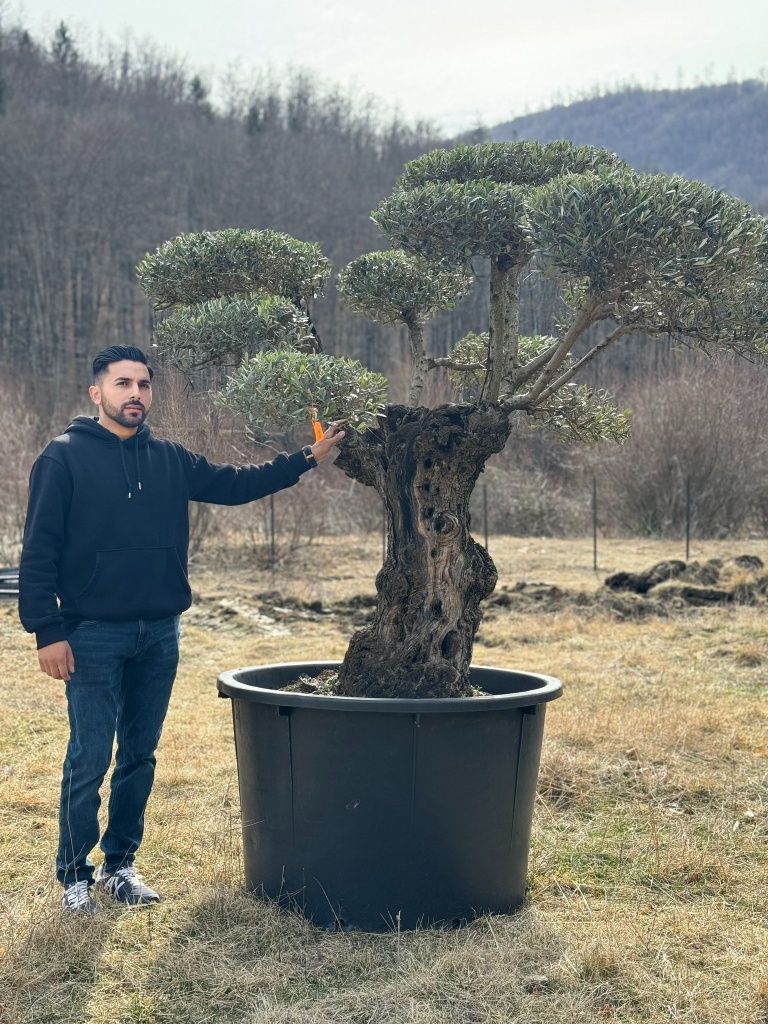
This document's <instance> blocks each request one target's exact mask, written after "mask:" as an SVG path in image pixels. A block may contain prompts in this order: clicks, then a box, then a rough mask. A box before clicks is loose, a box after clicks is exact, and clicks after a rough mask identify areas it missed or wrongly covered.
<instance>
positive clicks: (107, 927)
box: [0, 900, 117, 1024]
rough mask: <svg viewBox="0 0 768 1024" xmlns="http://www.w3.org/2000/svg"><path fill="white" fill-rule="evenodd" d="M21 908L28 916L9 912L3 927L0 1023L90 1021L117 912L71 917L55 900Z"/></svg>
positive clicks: (24, 1023)
mask: <svg viewBox="0 0 768 1024" xmlns="http://www.w3.org/2000/svg"><path fill="white" fill-rule="evenodd" d="M20 909H21V911H22V912H23V918H22V916H21V913H4V917H5V920H4V921H3V923H2V924H3V932H4V933H5V934H4V942H3V946H4V948H3V950H2V953H3V955H2V959H0V1020H2V1021H3V1022H4V1024H46V1022H51V1024H53V1022H55V1024H70V1022H71V1024H75V1022H78V1024H80V1022H83V1021H85V1020H87V1019H89V1017H90V1013H89V1006H90V1005H91V1003H92V1001H93V999H94V996H95V993H96V990H97V989H98V987H99V985H100V984H101V980H102V974H103V967H102V959H103V956H104V953H105V950H108V949H109V946H110V943H111V937H112V934H113V931H114V929H115V926H116V925H117V914H116V913H114V912H109V911H105V912H103V913H101V914H99V915H97V916H89V915H85V914H82V915H80V914H77V915H71V916H69V917H67V916H64V915H63V914H62V911H61V908H60V907H59V906H58V903H56V904H55V905H53V906H52V905H51V901H50V900H46V905H45V906H37V907H33V908H32V909H31V912H30V908H29V907H26V908H24V907H22V908H20ZM5 910H6V908H4V911H5ZM22 921H23V923H20V922H22Z"/></svg>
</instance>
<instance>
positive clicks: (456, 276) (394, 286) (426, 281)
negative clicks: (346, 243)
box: [338, 249, 472, 324]
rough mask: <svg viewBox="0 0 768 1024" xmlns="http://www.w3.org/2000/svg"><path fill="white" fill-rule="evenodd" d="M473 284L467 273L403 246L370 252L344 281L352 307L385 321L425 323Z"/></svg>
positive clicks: (341, 283) (351, 266)
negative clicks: (446, 266)
mask: <svg viewBox="0 0 768 1024" xmlns="http://www.w3.org/2000/svg"><path fill="white" fill-rule="evenodd" d="M471 284H472V278H471V276H469V275H468V274H466V273H464V272H463V271H461V270H441V269H440V268H439V267H436V266H434V265H433V264H430V263H428V262H427V260H425V259H423V258H422V257H420V256H414V255H411V254H409V253H406V252H403V251H402V250H401V249H392V250H389V251H387V252H369V253H366V254H365V255H364V256H360V257H358V258H357V259H356V260H353V261H352V262H351V263H350V264H349V265H348V266H347V267H346V268H345V269H344V270H343V271H342V272H341V273H340V274H339V279H338V286H339V292H340V293H341V295H342V296H343V297H344V299H345V300H346V303H347V305H348V306H350V307H351V308H352V309H353V310H355V312H357V313H362V314H363V315H365V316H368V317H370V318H371V319H372V320H377V321H378V322H379V323H383V324H394V323H413V322H418V323H422V322H424V321H425V320H427V319H429V317H431V316H433V315H434V314H435V313H437V312H438V310H441V309H450V308H451V307H452V306H453V304H454V302H455V301H456V300H457V299H458V298H460V297H461V296H462V295H463V294H464V293H465V292H466V291H467V290H468V289H469V287H470V285H471Z"/></svg>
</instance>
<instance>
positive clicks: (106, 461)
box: [19, 346, 344, 913]
mask: <svg viewBox="0 0 768 1024" xmlns="http://www.w3.org/2000/svg"><path fill="white" fill-rule="evenodd" d="M152 377H153V371H152V369H151V368H150V367H149V366H148V364H147V359H146V356H145V355H144V353H143V352H142V351H141V350H140V349H138V348H133V347H126V346H113V347H112V348H108V349H106V350H105V351H104V352H101V353H100V354H99V355H98V356H96V358H95V359H94V361H93V384H92V386H91V387H90V388H89V394H90V397H91V401H92V402H93V403H94V404H95V405H96V406H97V407H98V410H99V415H98V417H93V418H91V417H89V416H77V417H76V418H75V419H74V420H73V421H72V423H70V425H69V426H68V427H67V429H66V430H65V432H64V433H63V434H62V435H61V436H60V437H57V438H54V440H53V441H51V443H50V444H49V445H48V446H47V448H45V450H44V451H43V452H42V453H41V455H40V456H39V457H38V459H37V461H36V462H35V464H34V466H33V467H32V472H31V475H30V488H29V506H28V510H27V520H26V526H25V529H24V545H23V550H22V555H21V567H20V572H19V616H20V618H21V622H22V624H23V626H24V628H25V629H26V630H27V631H28V632H30V633H32V632H33V633H35V634H36V638H37V648H38V659H39V662H40V668H41V670H42V671H43V672H45V673H46V674H47V675H49V676H51V678H53V679H60V680H63V681H64V683H65V684H66V694H67V706H68V713H69V723H70V738H69V745H68V747H67V753H66V757H65V760H64V768H63V778H62V785H61V803H60V809H59V847H58V852H57V856H56V875H57V878H58V880H59V881H60V882H61V883H62V885H63V886H64V896H63V901H62V902H63V906H64V908H65V910H67V911H76V912H85V913H95V912H96V911H97V910H98V906H99V905H98V903H97V901H96V900H95V899H94V898H93V896H92V894H91V886H92V885H93V884H95V885H96V886H97V887H99V888H101V889H103V890H104V891H106V892H107V893H108V894H110V895H111V896H113V897H114V898H115V899H117V900H119V901H120V902H122V903H125V904H129V905H134V904H139V903H153V902H156V901H157V900H158V899H159V896H158V894H157V893H156V892H155V891H154V890H153V889H151V888H150V887H149V886H148V885H146V884H145V883H144V881H143V879H142V877H141V875H140V874H139V873H138V872H137V871H136V869H135V867H134V858H135V854H136V851H137V849H138V848H139V844H140V843H141V839H142V835H143V831H144V810H145V807H146V804H147V801H148V799H149V794H150V790H151V788H152V782H153V778H154V771H155V749H156V747H157V744H158V741H159V739H160V733H161V730H162V726H163V721H164V719H165V714H166V711H167V709H168V701H169V699H170V695H171V687H172V685H173V681H174V678H175V676H176V668H177V664H178V656H179V617H180V615H181V613H182V612H183V611H185V610H186V609H187V608H189V606H190V604H191V600H192V597H191V592H190V589H189V582H188V579H187V548H188V542H189V520H188V512H187V502H188V501H190V500H192V501H206V502H211V503H214V504H219V505H240V504H244V503H245V502H249V501H253V500H255V499H256V498H262V497H264V496H265V495H267V494H273V493H274V492H275V491H279V490H282V489H283V488H284V487H291V486H292V485H293V484H295V483H296V482H297V481H298V479H299V477H300V476H301V474H302V473H304V472H306V471H307V470H308V469H310V468H312V467H314V466H316V465H317V463H318V462H321V461H322V460H323V459H325V458H327V457H328V456H329V455H330V454H331V452H332V449H333V447H334V445H336V444H338V443H339V441H340V440H341V439H342V438H343V437H344V431H343V430H341V429H340V428H339V427H338V426H337V425H335V424H334V425H332V426H329V428H328V429H327V430H326V431H325V434H324V436H323V438H322V439H321V440H319V441H316V442H315V444H313V445H311V446H309V445H308V446H306V447H305V448H303V449H302V450H301V451H298V452H294V453H293V454H292V455H286V454H285V453H282V454H280V455H278V456H277V458H276V459H274V460H273V461H272V462H267V463H264V464H263V465H261V466H228V465H214V464H211V463H209V462H207V461H206V459H205V458H203V456H202V455H195V454H193V453H192V452H189V451H187V449H186V448H183V447H182V446H181V445H180V444H177V443H175V442H173V441H165V440H160V439H158V438H155V437H152V436H151V434H150V431H149V428H148V427H147V426H146V425H145V424H144V420H145V419H146V417H147V414H148V412H149V409H150V406H151V404H152ZM57 598H58V600H57ZM115 736H117V754H116V759H115V768H114V771H113V773H112V777H111V780H110V797H109V814H108V824H107V828H106V830H105V832H104V834H103V835H102V836H101V841H100V846H101V850H102V852H103V854H104V861H103V864H102V865H101V866H100V868H99V871H98V873H97V874H96V876H95V877H94V864H93V862H92V861H91V860H90V856H89V855H90V852H91V850H92V849H93V847H94V846H95V845H96V843H97V842H98V841H99V827H98V820H97V812H98V808H99V804H100V797H99V787H100V785H101V783H102V781H103V779H104V775H105V773H106V771H107V768H108V767H109V763H110V760H111V757H112V746H113V742H114V739H115Z"/></svg>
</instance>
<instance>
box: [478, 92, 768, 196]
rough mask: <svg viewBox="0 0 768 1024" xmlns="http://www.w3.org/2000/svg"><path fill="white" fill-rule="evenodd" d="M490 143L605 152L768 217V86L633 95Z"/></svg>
mask: <svg viewBox="0 0 768 1024" xmlns="http://www.w3.org/2000/svg"><path fill="white" fill-rule="evenodd" d="M490 135H491V138H493V139H495V140H498V141H503V140H506V139H537V140H538V141H539V142H550V141H551V140H552V139H572V140H573V141H574V142H578V143H580V144H585V143H586V144H589V145H593V146H606V147H607V148H608V149H612V150H614V152H616V153H618V154H619V156H620V157H622V158H623V159H624V160H626V161H628V163H630V164H632V166H633V167H636V168H637V169H638V170H641V171H666V172H667V173H670V174H672V173H675V174H682V175H684V176H685V177H686V178H696V179H698V180H699V181H706V182H707V183H708V184H710V185H716V186H717V187H718V188H722V189H725V190H726V192H731V193H732V194H733V195H736V196H740V197H741V198H742V199H746V200H747V201H748V202H750V203H753V204H754V205H755V206H757V207H758V208H759V209H763V210H768V164H767V163H766V159H765V154H766V152H768V82H765V81H747V82H729V83H728V84H725V85H701V86H698V87H696V88H692V89H641V88H631V89H625V90H622V91H620V92H614V93H609V94H608V95H606V96H599V97H596V98H595V99H589V100H582V101H581V102H578V103H571V104H569V105H568V106H556V107H552V108H550V109H549V110H542V111H539V112H538V113H535V114H528V115H527V116H525V117H518V118H516V119H515V120H514V121H507V122H506V123H505V124H500V125H497V126H496V127H495V128H493V129H492V130H491V132H490Z"/></svg>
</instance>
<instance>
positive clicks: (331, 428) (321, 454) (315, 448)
mask: <svg viewBox="0 0 768 1024" xmlns="http://www.w3.org/2000/svg"><path fill="white" fill-rule="evenodd" d="M343 422H344V421H343V420H338V421H336V422H335V423H329V424H328V426H327V427H326V430H325V433H324V434H323V439H322V441H315V443H314V444H313V445H310V447H311V448H312V454H313V455H314V456H315V459H316V460H317V461H318V462H322V461H323V459H327V458H328V456H329V455H330V454H331V453H332V452H333V449H334V447H335V446H336V445H337V444H338V443H339V441H341V440H342V438H343V437H344V435H345V433H346V431H345V430H342V429H341V424H342V423H343ZM334 454H336V453H335V452H334Z"/></svg>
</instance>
